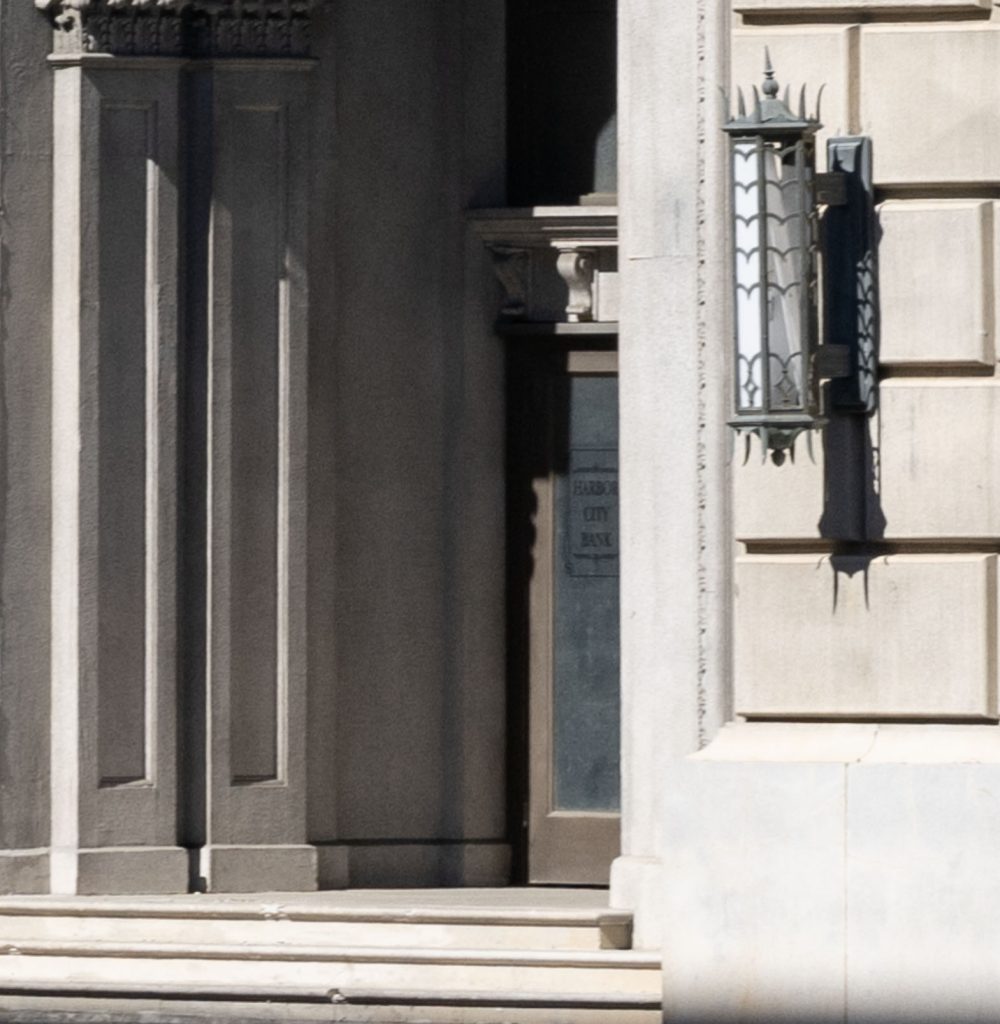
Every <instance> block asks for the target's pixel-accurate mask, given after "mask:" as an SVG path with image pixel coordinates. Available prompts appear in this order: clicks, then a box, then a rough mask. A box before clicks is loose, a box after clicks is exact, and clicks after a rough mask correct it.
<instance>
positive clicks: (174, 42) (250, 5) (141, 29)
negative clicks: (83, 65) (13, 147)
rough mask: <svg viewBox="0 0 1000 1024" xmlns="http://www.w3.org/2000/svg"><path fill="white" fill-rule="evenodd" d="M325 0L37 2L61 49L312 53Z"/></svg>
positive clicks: (133, 54)
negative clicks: (313, 23)
mask: <svg viewBox="0 0 1000 1024" xmlns="http://www.w3.org/2000/svg"><path fill="white" fill-rule="evenodd" d="M319 2H322V0H35V6H36V7H37V8H38V9H39V10H41V11H44V12H45V13H47V14H48V15H49V18H50V19H51V21H52V28H53V50H54V52H55V53H57V54H64V55H69V54H86V53H104V54H111V55H114V56H128V57H142V56H151V57H243V58H259V57H306V56H308V54H309V14H310V11H311V10H312V8H313V7H315V6H317V4H318V3H319Z"/></svg>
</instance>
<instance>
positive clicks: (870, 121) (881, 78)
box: [860, 23, 1000, 185]
mask: <svg viewBox="0 0 1000 1024" xmlns="http://www.w3.org/2000/svg"><path fill="white" fill-rule="evenodd" d="M998 64H1000V26H998V25H996V24H989V25H982V24H978V25H975V26H969V25H968V24H962V23H956V24H950V25H941V24H934V23H927V24H919V25H917V24H914V25H891V24H890V25H867V26H865V27H864V29H863V30H862V33H861V78H860V89H861V129H862V131H863V132H864V133H865V134H868V135H871V136H872V137H873V139H874V145H875V154H876V155H875V178H876V182H877V183H878V184H880V185H886V184H931V183H935V182H940V183H942V184H945V183H948V184H951V183H961V182H984V183H985V182H990V183H992V182H993V181H995V180H996V179H997V178H1000V131H997V130H996V125H997V117H998V115H997V111H998V109H1000V78H998V77H997V75H996V68H997V66H998ZM928 68H946V69H947V75H946V79H940V80H937V79H934V78H933V77H931V76H929V75H928ZM945 82H946V85H945ZM971 126H976V127H975V128H972V127H971Z"/></svg>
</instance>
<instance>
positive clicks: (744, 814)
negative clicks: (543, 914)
mask: <svg viewBox="0 0 1000 1024" xmlns="http://www.w3.org/2000/svg"><path fill="white" fill-rule="evenodd" d="M665 810H666V814H665V816H664V823H665V825H664V874H663V878H664V901H663V904H662V913H663V920H664V991H665V998H666V1003H665V1011H666V1015H667V1017H668V1019H670V1020H671V1021H677V1022H678V1024H681V1022H694V1021H697V1022H703V1021H712V1022H713V1024H744V1022H746V1024H749V1022H751V1021H764V1020H766V1021H768V1022H779V1024H781V1022H789V1024H791V1022H796V1024H799V1022H803V1021H809V1022H813V1024H826V1022H834V1021H835V1022H838V1024H844V1022H846V1024H872V1022H882V1024H885V1022H892V1021H906V1022H907V1024H953V1022H958V1021H982V1020H986V1019H987V1018H988V1017H990V1016H991V1014H993V1007H995V1006H996V1005H997V1004H998V1003H1000V952H998V950H1000V877H998V874H997V871H996V859H997V851H998V850H1000V729H997V727H996V726H993V725H990V726H976V725H921V724H913V725H901V724H900V725H876V724H866V725H832V724H823V725H807V724H800V725H793V724H769V725H764V724H760V725H742V726H729V727H727V728H726V729H724V730H723V733H722V734H721V735H720V737H718V738H717V739H716V740H715V741H714V742H713V744H711V745H710V746H709V747H708V748H707V749H706V750H705V751H704V752H703V753H702V754H701V755H699V756H698V757H696V758H692V759H689V760H687V761H684V762H679V763H677V764H676V765H675V766H674V767H673V768H672V770H671V774H670V783H669V791H668V793H667V802H666V807H665Z"/></svg>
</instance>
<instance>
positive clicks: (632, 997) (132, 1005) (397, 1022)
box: [0, 982, 661, 1024]
mask: <svg viewBox="0 0 1000 1024" xmlns="http://www.w3.org/2000/svg"><path fill="white" fill-rule="evenodd" d="M660 1019H661V1001H660V997H659V995H658V994H657V995H643V994H635V993H618V992H605V993H602V994H600V995H591V996H586V995H580V994H579V993H576V992H572V993H566V992H537V993H527V994H524V993H510V992H503V991H501V992H493V991H483V990H478V991H458V992H456V991H443V990H442V991H434V992H429V991H427V990H424V989H411V990H401V989H339V990H332V991H328V990H325V989H322V988H316V989H310V988H301V987H298V988H292V987H284V988H267V987H263V986H256V987H231V988H224V987H220V986H218V985H215V986H187V987H183V986H177V985H173V986H171V985H158V986H150V985H146V986H137V985H134V984H133V985H127V984H121V983H119V984H108V985H105V986H100V985H76V986H74V985H72V984H71V983H67V982H54V983H49V984H44V983H38V984H36V985H35V986H34V987H33V988H31V987H27V986H18V985H7V986H3V985H0V1024H65V1022H66V1021H68V1020H77V1021H78V1020H86V1021H101V1022H102V1024H111V1022H120V1024H125V1022H128V1024H133V1022H135V1021H138V1020H141V1021H143V1022H144V1024H178V1022H182V1021H192V1022H197V1024H212V1022H220V1024H232V1022H234V1021H239V1022H240V1024H255V1022H260V1024H270V1022H277V1021H283V1022H288V1021H295V1022H296V1024H308V1022H311V1021H325V1022H332V1024H413V1022H416V1021H419V1022H421V1024H659V1021H660Z"/></svg>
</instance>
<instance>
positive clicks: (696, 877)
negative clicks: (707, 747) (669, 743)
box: [662, 761, 846, 1024]
mask: <svg viewBox="0 0 1000 1024" xmlns="http://www.w3.org/2000/svg"><path fill="white" fill-rule="evenodd" d="M845 782H846V780H845V775H844V768H843V765H841V764H747V763H741V762H735V763H706V762H703V761H688V762H682V763H680V764H677V765H674V766H672V768H671V777H670V781H669V783H668V785H667V792H666V799H665V809H664V818H663V820H664V847H665V857H664V872H663V882H662V885H663V890H664V900H663V908H662V914H663V923H664V932H665V937H664V950H663V954H664V955H663V974H664V978H663V982H664V984H663V989H664V1009H665V1017H666V1019H667V1020H677V1021H687V1022H696V1021H713V1022H716V1021H719V1022H725V1024H771V1022H774V1021H806V1020H808V1021H833V1020H841V1019H842V1013H841V1012H839V1011H840V1007H841V1004H842V1002H843V993H844V973H845V960H844V955H843V949H844V914H845V898H846V894H845V889H844V877H845V863H844V860H845V859H844V847H845V840H844V827H843V807H844V795H845ZM788 964H794V965H795V969H794V970H788V969H787V965H788Z"/></svg>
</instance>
